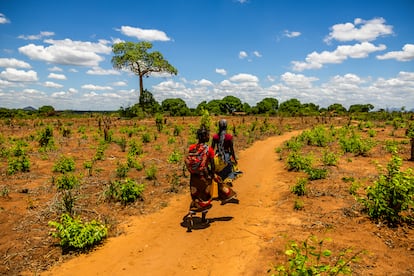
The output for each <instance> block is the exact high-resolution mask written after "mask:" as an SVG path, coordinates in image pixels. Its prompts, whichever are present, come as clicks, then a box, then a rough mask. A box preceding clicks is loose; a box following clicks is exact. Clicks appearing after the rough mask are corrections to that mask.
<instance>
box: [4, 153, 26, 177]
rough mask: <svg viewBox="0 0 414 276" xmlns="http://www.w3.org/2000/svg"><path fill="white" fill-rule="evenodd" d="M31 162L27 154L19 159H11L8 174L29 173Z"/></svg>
mask: <svg viewBox="0 0 414 276" xmlns="http://www.w3.org/2000/svg"><path fill="white" fill-rule="evenodd" d="M29 171H30V160H29V157H27V155H26V154H24V155H22V156H18V157H11V158H9V160H8V166H7V174H8V175H13V174H15V173H16V172H29Z"/></svg>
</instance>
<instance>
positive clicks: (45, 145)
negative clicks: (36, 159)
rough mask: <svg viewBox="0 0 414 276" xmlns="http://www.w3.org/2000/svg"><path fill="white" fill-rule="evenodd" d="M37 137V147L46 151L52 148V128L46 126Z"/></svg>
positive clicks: (53, 143) (53, 144)
mask: <svg viewBox="0 0 414 276" xmlns="http://www.w3.org/2000/svg"><path fill="white" fill-rule="evenodd" d="M38 137H39V138H38V141H39V146H40V147H41V148H42V149H44V150H48V149H53V148H54V146H55V142H54V139H53V128H52V127H51V126H47V127H45V128H44V129H43V130H41V131H40V132H39V134H38Z"/></svg>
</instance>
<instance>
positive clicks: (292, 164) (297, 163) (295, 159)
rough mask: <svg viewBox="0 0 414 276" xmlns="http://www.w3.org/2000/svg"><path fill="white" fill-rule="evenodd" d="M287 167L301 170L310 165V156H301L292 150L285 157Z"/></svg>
mask: <svg viewBox="0 0 414 276" xmlns="http://www.w3.org/2000/svg"><path fill="white" fill-rule="evenodd" d="M286 162H287V169H288V170H289V171H303V170H305V169H308V168H310V167H311V166H312V162H313V158H312V157H311V156H309V155H308V156H302V155H301V154H300V153H299V152H296V151H293V152H291V153H289V155H288V157H287V160H286Z"/></svg>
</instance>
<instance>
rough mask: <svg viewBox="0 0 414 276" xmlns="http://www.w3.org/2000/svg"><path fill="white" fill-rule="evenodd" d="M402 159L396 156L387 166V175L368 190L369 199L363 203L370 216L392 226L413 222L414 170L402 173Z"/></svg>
mask: <svg viewBox="0 0 414 276" xmlns="http://www.w3.org/2000/svg"><path fill="white" fill-rule="evenodd" d="M401 165H402V159H401V158H400V157H398V156H396V155H394V156H393V157H392V159H391V161H390V162H389V163H388V164H387V173H386V174H381V175H380V176H379V179H378V180H377V181H375V182H374V185H373V186H369V187H368V188H367V198H366V199H363V200H362V201H363V203H364V205H365V207H366V209H367V212H368V215H369V216H370V217H371V218H373V219H376V220H385V221H387V222H389V223H390V224H393V225H394V224H398V223H400V222H403V221H411V222H412V221H413V220H414V217H413V212H407V213H406V214H404V213H403V212H404V211H408V210H410V209H411V210H412V209H413V206H414V173H413V170H412V169H407V170H406V171H401V170H400V168H401Z"/></svg>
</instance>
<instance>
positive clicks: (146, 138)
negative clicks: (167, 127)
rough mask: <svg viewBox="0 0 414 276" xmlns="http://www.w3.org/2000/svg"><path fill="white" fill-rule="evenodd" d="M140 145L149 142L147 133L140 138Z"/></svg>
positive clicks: (149, 136) (149, 138)
mask: <svg viewBox="0 0 414 276" xmlns="http://www.w3.org/2000/svg"><path fill="white" fill-rule="evenodd" d="M141 140H142V143H149V142H151V135H150V134H149V133H148V132H145V133H143V134H142V136H141Z"/></svg>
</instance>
